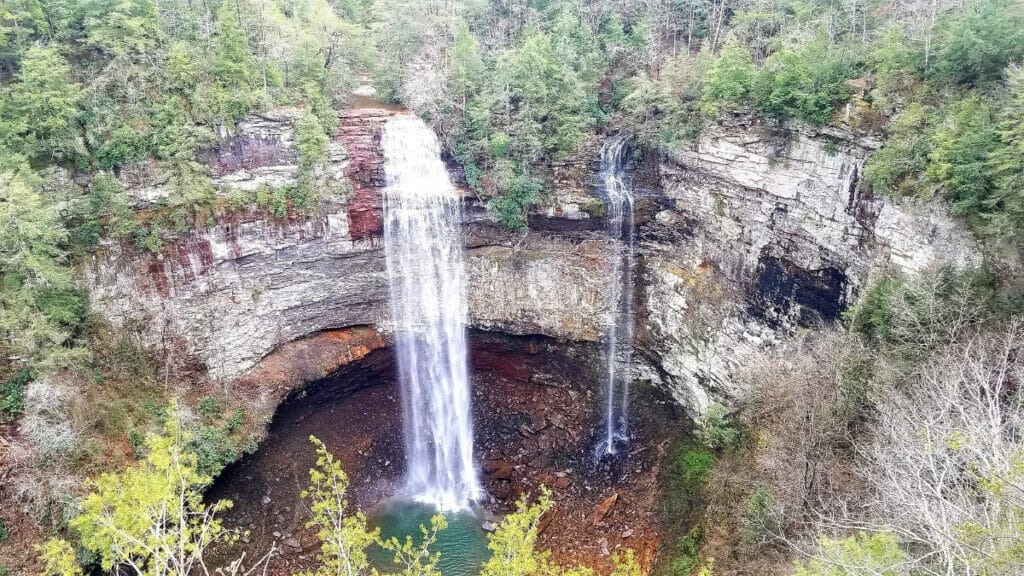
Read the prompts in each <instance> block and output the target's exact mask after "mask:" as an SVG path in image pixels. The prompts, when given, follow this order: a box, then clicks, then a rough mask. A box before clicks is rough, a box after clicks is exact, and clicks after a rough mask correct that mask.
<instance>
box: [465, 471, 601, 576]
mask: <svg viewBox="0 0 1024 576" xmlns="http://www.w3.org/2000/svg"><path fill="white" fill-rule="evenodd" d="M554 506H555V503H554V501H553V500H552V499H551V491H550V490H548V489H547V488H545V487H543V486H542V487H541V493H540V496H539V497H538V498H537V501H536V503H534V504H529V503H528V501H527V499H526V496H525V495H523V496H522V497H521V498H520V499H519V501H518V502H516V511H515V512H513V513H512V514H509V515H507V516H505V517H504V518H503V519H502V520H501V522H500V523H499V524H498V526H497V528H496V529H495V530H494V532H491V533H490V534H488V535H487V548H488V549H490V551H491V553H492V556H491V558H490V559H489V560H487V562H484V565H483V567H482V568H481V569H480V576H532V575H534V574H558V573H560V572H561V570H559V569H558V567H557V566H556V565H554V564H552V562H551V552H550V551H547V550H545V551H543V552H542V551H539V550H537V537H538V536H539V535H540V532H539V529H540V522H541V519H542V518H544V515H545V514H547V513H548V512H550V511H551V510H552V509H553V508H554ZM570 573H571V574H580V575H582V574H588V573H589V571H587V570H585V569H573V570H570V571H568V572H566V574H570Z"/></svg>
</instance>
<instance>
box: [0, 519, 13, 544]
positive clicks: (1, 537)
mask: <svg viewBox="0 0 1024 576" xmlns="http://www.w3.org/2000/svg"><path fill="white" fill-rule="evenodd" d="M10 539H11V530H10V528H8V527H7V523H6V522H4V519H3V517H2V516H0V544H3V543H4V542H7V541H8V540H10Z"/></svg>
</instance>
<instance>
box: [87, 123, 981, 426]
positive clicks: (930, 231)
mask: <svg viewBox="0 0 1024 576" xmlns="http://www.w3.org/2000/svg"><path fill="white" fill-rule="evenodd" d="M393 113H394V112H387V111H384V110H374V109H363V110H349V111H345V112H342V113H341V126H340V128H339V130H338V132H337V134H336V136H335V138H334V139H333V140H332V142H331V146H330V159H329V162H328V171H327V172H328V178H329V180H330V181H331V182H332V183H334V184H337V185H338V186H336V187H337V188H338V189H339V190H344V191H345V192H343V193H339V194H335V195H333V196H332V197H330V198H328V199H327V201H326V202H325V204H324V207H323V210H322V211H321V213H319V214H318V215H316V216H314V217H311V218H304V219H294V220H290V219H280V220H278V219H274V218H271V217H269V216H267V215H266V214H263V213H260V212H257V211H249V212H235V213H232V214H228V215H224V216H222V217H220V218H218V220H217V222H216V223H215V224H214V225H213V226H211V227H210V228H209V229H206V230H202V231H196V232H193V233H191V234H188V235H186V236H184V237H182V238H179V239H177V241H175V242H173V243H171V244H170V245H169V247H168V248H167V249H166V250H164V251H163V252H162V253H161V254H159V255H154V254H142V253H139V252H138V251H136V250H134V249H132V250H129V249H126V248H123V247H121V246H118V245H115V244H109V245H106V246H104V247H103V249H102V250H101V251H99V252H97V253H96V255H95V256H94V257H93V259H92V261H91V262H90V263H89V265H88V266H86V267H85V269H83V271H82V272H83V278H84V279H85V283H86V284H87V286H88V288H89V290H90V293H91V296H92V300H93V303H94V305H95V307H96V309H97V310H99V311H100V312H101V313H103V314H104V315H105V316H106V317H107V318H108V319H110V321H112V322H114V323H115V324H126V323H131V324H132V325H136V326H142V327H144V328H143V332H144V333H145V335H146V336H147V337H148V338H149V340H150V341H151V342H154V343H158V342H162V341H166V340H168V339H178V340H179V341H181V342H183V343H184V345H185V347H186V349H187V350H188V351H189V352H190V353H191V354H192V355H194V356H195V358H196V359H198V360H199V361H201V362H202V363H203V364H205V365H206V366H207V368H208V369H209V371H210V373H211V375H213V376H215V377H217V378H221V379H225V380H237V381H239V382H243V383H244V382H246V381H247V380H246V379H245V378H241V379H239V377H240V376H243V375H245V374H247V373H249V374H252V373H254V372H253V371H254V370H255V371H256V372H258V370H259V367H258V365H259V364H260V362H261V361H262V360H263V359H265V358H267V357H268V355H269V354H272V353H273V352H274V351H275V350H280V349H282V347H284V346H285V345H286V344H288V343H289V342H292V341H295V340H297V339H300V338H303V337H307V336H310V335H315V334H317V333H320V332H322V331H327V330H333V329H338V328H343V327H348V326H365V325H375V326H378V327H379V328H380V330H381V331H382V332H384V333H385V335H386V333H387V331H388V318H387V315H388V312H387V285H386V273H385V268H384V267H385V263H384V255H383V250H382V245H381V236H380V233H381V222H382V220H381V210H382V201H381V198H382V196H381V194H382V191H383V186H384V176H383V158H382V157H381V152H380V146H379V138H380V129H381V127H382V125H383V123H384V122H385V121H386V120H387V118H389V117H390V115H391V114H393ZM294 120H295V114H294V113H290V112H288V111H279V112H275V113H270V114H266V115H263V116H261V117H254V118H252V119H250V120H248V121H246V122H244V123H242V124H241V125H240V127H239V130H238V132H237V133H236V134H235V135H232V136H225V138H224V139H223V141H222V143H221V145H220V146H218V147H217V148H216V149H214V150H211V151H209V152H208V153H207V154H206V155H205V156H204V160H205V161H206V163H207V164H208V165H209V166H210V171H211V176H212V178H213V180H214V184H215V186H216V187H217V189H218V190H219V191H220V192H221V193H223V194H227V193H230V192H231V191H236V190H254V189H255V188H256V187H258V186H260V185H261V184H267V185H271V186H279V185H289V184H292V183H294V174H295V170H296V166H295V164H296V154H295V151H294V142H293V136H292V126H293V123H294ZM875 147H877V142H874V141H872V140H870V139H866V138H859V137H856V136H854V135H853V134H848V133H844V132H842V131H838V130H831V131H812V130H810V129H807V128H804V127H783V128H779V127H767V126H763V125H760V124H758V123H756V122H754V121H752V120H750V119H746V118H734V119H732V120H731V121H730V122H728V123H724V124H723V125H720V126H716V127H711V128H709V129H707V130H705V131H704V133H703V134H702V135H701V137H700V139H699V140H698V141H697V142H696V143H694V145H693V146H692V147H690V148H688V149H685V150H681V151H678V152H675V153H673V154H671V155H669V156H667V157H665V158H663V159H661V161H660V162H659V163H658V166H657V172H658V174H657V175H656V178H654V179H653V180H655V182H654V184H653V185H649V186H645V187H643V190H644V192H643V194H642V195H641V197H640V199H639V201H638V218H637V221H638V226H639V229H638V238H639V246H638V248H639V252H638V262H639V264H638V266H639V270H638V275H637V278H638V279H639V281H640V283H641V286H640V287H639V289H638V290H637V301H636V303H635V305H636V307H637V312H638V321H639V325H638V328H637V338H638V341H637V346H638V354H637V365H636V376H637V377H638V378H639V379H641V380H646V381H649V382H651V383H652V384H654V385H658V386H663V387H665V388H666V389H667V390H669V391H670V392H671V393H672V395H673V396H674V397H675V398H676V399H677V400H678V401H679V402H680V403H681V404H683V405H684V406H685V407H687V409H688V410H690V411H691V413H693V414H697V413H700V412H702V411H703V410H704V409H705V408H706V407H707V406H708V404H709V403H710V402H712V401H720V402H728V401H729V400H730V399H731V398H733V397H734V396H735V395H736V394H737V393H738V390H736V388H735V384H734V380H735V379H734V378H733V377H732V376H733V375H734V374H735V371H736V370H737V369H739V368H741V366H742V364H743V361H744V359H745V358H748V357H749V356H750V354H752V353H754V352H756V351H758V350H760V349H761V348H763V347H765V346H769V345H777V344H778V343H780V342H784V341H785V340H786V337H787V335H788V334H790V333H791V331H792V330H793V329H794V328H795V327H799V326H814V325H817V324H820V323H823V322H830V321H834V320H835V319H837V318H838V317H839V315H840V314H841V312H842V311H843V310H844V309H845V308H846V307H847V306H848V305H849V303H850V302H851V301H852V300H853V299H854V298H855V296H856V294H857V292H858V290H859V289H861V288H862V287H863V286H864V284H865V282H866V281H867V279H868V278H869V276H870V275H871V274H872V271H873V270H877V269H879V268H880V267H884V266H893V267H896V268H899V269H903V270H906V271H909V272H917V271H920V270H922V269H924V268H925V267H927V266H928V265H930V264H931V263H933V262H945V263H952V264H955V265H960V266H962V265H967V264H971V263H974V262H976V261H977V260H978V252H977V248H976V247H975V244H974V241H973V239H972V238H971V236H970V235H969V234H967V233H966V232H964V231H963V230H962V229H961V228H960V227H959V226H958V224H957V223H956V222H954V221H953V220H952V219H950V218H949V217H948V216H947V215H946V213H945V210H944V208H943V207H942V206H938V205H933V204H913V203H891V202H883V201H881V200H879V199H875V198H869V197H864V196H862V195H861V194H859V193H858V187H857V182H858V179H859V175H860V173H861V171H862V169H863V163H864V160H865V158H866V157H867V155H868V154H869V153H870V152H871V150H872V149H873V148H875ZM129 184H135V185H133V186H132V190H133V193H134V194H135V197H136V202H137V204H138V205H140V206H145V205H146V204H147V203H151V202H152V201H153V199H154V198H158V197H159V196H160V195H161V194H165V193H166V192H165V191H164V190H163V189H162V187H161V185H159V184H155V185H154V184H146V185H138V184H137V183H132V182H129ZM584 188H585V187H584ZM595 195H599V193H595ZM597 202H598V201H597V200H596V199H595V198H593V197H590V198H588V197H586V196H583V197H581V195H580V192H579V190H578V189H575V190H572V191H571V192H565V193H560V191H559V190H555V191H554V194H552V195H551V198H550V201H549V202H548V204H547V205H546V206H544V207H541V208H540V209H538V210H537V211H536V213H535V214H533V215H531V219H530V221H531V227H532V228H533V230H532V231H531V232H530V233H528V234H520V233H514V232H510V231H507V230H503V229H501V228H499V227H497V226H495V225H494V224H493V223H492V222H491V220H490V218H489V217H488V215H487V213H486V210H484V209H483V207H482V206H481V205H480V203H479V202H478V201H477V200H475V199H474V198H473V197H472V196H471V195H469V194H467V195H466V199H465V210H464V219H465V222H464V232H465V234H464V236H465V241H466V248H467V251H466V258H467V261H466V265H467V273H468V276H469V287H470V288H469V308H470V323H471V325H472V327H475V328H481V329H486V330H493V331H501V332H508V333H513V334H541V335H546V336H552V337H556V338H562V339H570V340H589V341H593V340H598V339H600V338H601V337H602V335H603V334H604V333H605V332H606V326H607V323H608V320H609V318H610V315H609V312H608V307H607V297H606V295H607V291H608V285H609V284H608V282H609V280H608V259H607V254H608V253H609V247H608V245H607V243H608V242H609V240H608V239H607V238H606V237H605V236H604V233H603V229H604V226H603V223H602V222H601V221H600V220H601V218H600V211H599V210H594V209H593V207H594V205H595V204H597ZM583 208H586V209H583Z"/></svg>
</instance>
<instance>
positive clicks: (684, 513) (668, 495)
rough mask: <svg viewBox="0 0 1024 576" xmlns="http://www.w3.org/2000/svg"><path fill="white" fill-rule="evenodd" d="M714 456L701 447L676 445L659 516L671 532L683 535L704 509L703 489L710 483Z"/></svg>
mask: <svg viewBox="0 0 1024 576" xmlns="http://www.w3.org/2000/svg"><path fill="white" fill-rule="evenodd" d="M715 463H716V459H715V455H714V454H713V453H712V452H711V451H709V450H707V449H705V448H704V447H702V446H694V445H693V444H691V443H689V442H683V441H677V442H674V443H673V444H672V445H671V446H670V447H669V450H668V453H667V455H666V463H665V467H664V469H663V476H662V478H661V484H662V495H663V496H662V498H661V500H660V502H659V516H660V517H661V519H662V521H663V522H665V523H666V524H667V527H668V528H669V529H670V531H674V532H676V533H677V534H678V533H680V532H681V531H682V530H683V528H684V527H685V526H686V525H687V523H688V522H691V521H692V520H693V519H694V518H696V517H697V515H698V514H699V513H700V512H701V510H702V509H703V507H704V488H705V487H706V486H707V484H708V482H709V481H710V480H711V473H712V471H713V469H714V467H715Z"/></svg>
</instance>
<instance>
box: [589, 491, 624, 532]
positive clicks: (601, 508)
mask: <svg viewBox="0 0 1024 576" xmlns="http://www.w3.org/2000/svg"><path fill="white" fill-rule="evenodd" d="M618 501H619V493H618V492H615V493H613V494H612V495H611V496H609V497H607V498H605V499H604V501H603V502H601V503H600V504H598V505H597V506H596V507H595V508H594V511H593V512H591V513H590V519H589V520H590V523H591V524H595V525H596V524H597V523H598V522H600V521H602V520H604V519H605V517H606V516H608V513H609V512H611V510H612V506H615V503H616V502H618Z"/></svg>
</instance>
